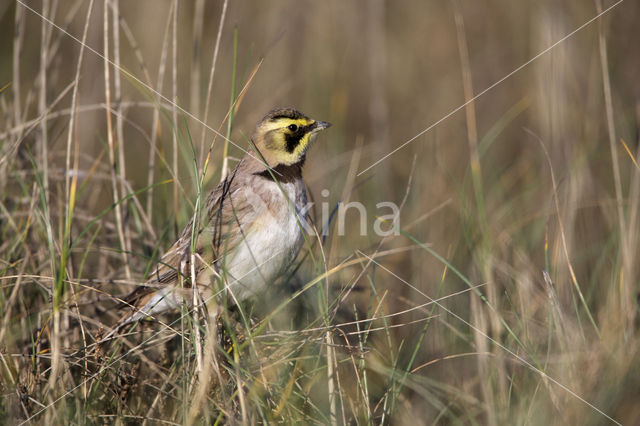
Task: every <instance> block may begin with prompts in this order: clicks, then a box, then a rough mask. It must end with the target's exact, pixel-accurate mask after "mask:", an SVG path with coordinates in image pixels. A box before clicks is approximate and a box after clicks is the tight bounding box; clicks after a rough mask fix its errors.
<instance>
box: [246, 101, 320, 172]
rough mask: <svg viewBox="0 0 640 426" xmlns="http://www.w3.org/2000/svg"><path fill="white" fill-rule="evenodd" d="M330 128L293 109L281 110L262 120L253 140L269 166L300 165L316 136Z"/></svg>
mask: <svg viewBox="0 0 640 426" xmlns="http://www.w3.org/2000/svg"><path fill="white" fill-rule="evenodd" d="M329 126H331V124H330V123H327V122H325V121H316V120H313V119H311V118H309V117H307V116H306V115H304V114H302V113H301V112H300V111H297V110H295V109H293V108H279V109H274V110H272V111H270V112H269V113H267V115H265V116H264V118H263V119H262V120H260V122H259V123H258V125H257V126H256V130H255V131H254V133H253V136H252V138H251V139H252V141H253V143H254V144H255V146H256V148H257V149H258V151H259V153H260V155H262V156H263V157H264V160H265V161H266V162H267V164H268V165H269V166H270V167H277V166H278V165H283V166H291V165H294V164H300V165H301V164H302V163H304V160H305V155H306V153H307V149H309V146H310V145H311V142H313V140H314V139H315V137H316V135H317V133H318V132H320V131H321V130H324V129H326V128H327V127H329Z"/></svg>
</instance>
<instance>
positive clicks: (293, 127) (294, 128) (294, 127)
mask: <svg viewBox="0 0 640 426" xmlns="http://www.w3.org/2000/svg"><path fill="white" fill-rule="evenodd" d="M287 128H288V129H289V130H291V131H292V132H295V131H296V130H298V126H296V125H295V124H289V127H287Z"/></svg>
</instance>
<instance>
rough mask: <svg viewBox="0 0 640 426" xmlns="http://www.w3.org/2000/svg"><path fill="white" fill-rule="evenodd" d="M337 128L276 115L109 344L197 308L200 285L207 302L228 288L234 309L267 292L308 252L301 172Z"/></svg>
mask: <svg viewBox="0 0 640 426" xmlns="http://www.w3.org/2000/svg"><path fill="white" fill-rule="evenodd" d="M330 126H331V124H330V123H328V122H325V121H318V120H313V119H311V118H309V117H307V116H306V115H304V114H303V113H301V112H300V111H298V110H296V109H294V108H276V109H273V110H271V111H269V112H268V113H267V114H266V115H265V116H264V118H262V120H260V121H259V122H258V124H257V125H256V127H255V130H254V132H253V135H252V136H251V138H250V145H251V146H250V148H251V149H249V150H248V151H247V152H246V154H245V155H244V156H243V157H242V159H241V160H240V161H239V163H238V164H237V165H236V167H235V169H234V170H233V171H232V172H231V173H229V174H228V175H227V177H226V178H225V179H224V180H222V181H221V182H220V183H219V184H218V185H217V187H216V188H215V189H213V190H212V191H211V192H209V194H208V196H207V198H206V204H205V205H204V209H203V212H202V214H201V217H200V218H199V219H195V218H192V219H191V221H189V222H188V223H187V225H186V226H185V227H184V230H183V231H182V233H181V234H180V236H179V238H178V239H177V240H176V241H175V243H174V244H173V245H172V246H171V247H170V248H169V250H168V251H167V252H166V253H165V254H164V255H163V256H162V257H161V259H160V260H159V262H158V263H157V265H156V267H155V268H154V269H153V272H152V274H151V275H150V276H149V278H148V279H147V281H146V282H144V283H143V284H141V285H139V286H138V287H137V288H136V289H134V290H133V292H131V293H130V294H129V295H128V296H126V297H124V298H123V299H122V301H123V305H124V306H125V307H126V309H127V312H126V313H125V314H124V315H123V316H122V317H121V318H120V320H118V321H117V322H116V323H115V325H114V326H112V327H111V330H110V331H109V333H107V334H106V335H105V336H104V337H103V338H102V341H104V340H107V339H111V338H113V337H115V336H117V335H118V333H119V332H120V330H122V328H123V327H124V326H126V325H128V324H133V323H136V322H138V321H140V320H141V319H145V318H153V317H154V316H155V315H157V314H160V313H163V312H167V311H171V310H173V311H177V310H179V309H180V308H181V307H182V306H183V303H187V304H188V305H189V306H192V305H193V296H192V294H193V288H192V285H193V284H195V285H196V286H197V288H198V291H199V293H200V294H202V295H203V299H204V300H207V299H209V298H211V297H215V296H216V295H218V294H220V293H221V291H220V290H218V289H219V288H223V290H222V291H223V292H226V293H227V295H228V296H229V297H228V300H230V303H231V304H232V305H233V304H237V303H240V302H242V301H244V300H246V299H249V298H252V297H255V296H259V295H260V294H262V293H263V292H265V291H267V290H268V289H269V286H271V285H273V283H274V282H275V281H276V280H277V279H278V278H279V277H281V276H282V275H283V274H284V273H286V272H287V270H288V269H289V267H290V266H291V265H292V264H293V263H294V261H295V259H296V257H297V256H298V253H299V252H300V249H301V248H302V246H303V243H304V235H303V233H304V232H305V226H307V225H308V222H307V220H308V209H309V205H308V202H307V191H306V186H305V183H304V181H303V179H302V168H303V166H304V164H305V160H306V155H307V151H308V149H309V146H310V145H311V144H312V142H313V141H314V140H315V138H316V136H317V135H318V133H319V132H320V131H322V130H324V129H326V128H328V127H330ZM194 220H195V221H196V222H194ZM191 262H193V265H191ZM194 276H195V279H194ZM192 281H195V283H193V282H192ZM220 283H222V285H221V284H220Z"/></svg>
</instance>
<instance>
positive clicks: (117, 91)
mask: <svg viewBox="0 0 640 426" xmlns="http://www.w3.org/2000/svg"><path fill="white" fill-rule="evenodd" d="M109 2H110V3H111V4H112V7H111V12H112V16H113V30H112V32H113V35H112V36H113V63H114V65H115V72H114V73H113V94H114V96H115V109H116V146H117V147H118V169H119V170H118V173H119V175H120V179H119V180H120V194H121V196H122V197H125V196H127V195H128V192H127V167H126V162H125V154H126V151H125V141H124V124H123V119H124V114H123V112H122V89H121V86H122V85H121V83H120V72H118V70H119V69H120V68H121V65H120V25H118V19H119V16H120V0H109V1H108V2H107V1H106V0H105V3H109ZM105 13H106V11H105ZM122 208H123V211H124V212H125V213H126V211H127V205H126V204H124V205H123V206H122ZM123 236H124V239H123V241H122V243H123V246H124V251H125V254H124V259H125V265H127V266H126V267H125V276H126V278H127V279H128V280H130V279H131V269H130V268H129V266H128V265H129V259H128V254H129V253H131V228H130V227H129V226H126V227H125V226H124V224H123Z"/></svg>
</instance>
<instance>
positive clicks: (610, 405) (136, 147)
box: [0, 0, 640, 424]
mask: <svg viewBox="0 0 640 426" xmlns="http://www.w3.org/2000/svg"><path fill="white" fill-rule="evenodd" d="M597 16H600V17H599V18H596V17H597ZM639 21H640V7H639V5H638V4H637V2H633V1H630V0H627V1H618V2H614V1H600V0H597V1H584V0H579V1H578V0H568V1H563V2H557V1H525V2H511V1H504V0H500V1H468V0H451V1H434V0H430V1H417V0H415V1H414V0H401V1H396V2H391V1H384V0H370V1H350V2H343V1H333V0H328V1H323V2H312V1H294V0H279V1H271V2H263V1H233V2H226V1H222V0H216V1H204V0H194V1H185V0H176V1H170V0H162V1H158V0H147V1H143V0H138V1H127V2H121V1H117V0H110V1H107V0H105V1H102V0H100V1H88V0H77V1H71V0H43V1H30V0H19V1H12V0H4V1H3V2H1V3H0V90H1V91H0V279H1V281H0V284H1V286H0V312H2V326H1V328H0V341H1V342H2V344H1V345H2V346H1V347H0V354H2V364H3V366H2V367H1V369H2V373H1V377H2V397H1V400H0V401H2V402H0V404H2V405H1V407H2V408H0V412H4V413H7V415H10V416H11V418H14V417H15V418H16V419H21V420H17V422H18V423H19V422H20V421H22V420H25V419H28V418H32V419H33V420H36V421H45V422H50V421H53V422H65V421H68V420H69V419H78V418H80V417H82V416H84V418H85V420H90V421H104V420H105V419H107V420H109V419H110V420H113V418H116V417H117V418H120V419H124V421H141V419H147V420H149V419H150V418H158V419H164V420H167V421H174V422H179V423H189V421H190V419H192V417H191V416H192V413H198V414H193V416H196V415H203V414H204V417H203V418H206V419H209V418H210V419H213V420H212V422H213V421H214V420H216V419H220V418H222V419H226V421H231V420H232V419H234V418H237V419H239V421H245V422H251V423H253V422H272V421H273V422H275V421H280V422H305V423H311V422H313V423H323V424H324V423H333V424H342V423H349V424H355V423H358V424H359V423H365V424H368V423H393V424H433V423H436V424H441V423H442V424H467V423H472V424H549V423H551V424H609V423H613V424H615V423H616V422H619V423H621V424H638V423H640V405H639V404H638V397H639V396H640V357H638V350H639V349H640V346H639V344H638V339H639V337H640V335H639V334H638V326H639V325H640V324H639V322H638V300H640V285H639V282H638V278H639V275H638V274H639V271H638V266H637V264H638V261H637V259H638V249H639V248H640V247H639V245H638V234H639V226H638V209H639V207H640V204H639V196H640V168H639V166H638V159H640V140H639V131H638V129H639V127H638V126H639V122H640V79H639V78H638V75H639V72H640V47H639V46H640V44H639V41H640V30H639V29H638V25H637V23H638V22H639ZM83 45H84V48H83ZM105 58H106V59H105ZM282 106H292V107H295V108H297V109H300V110H301V111H303V112H305V113H306V114H308V115H309V116H310V117H312V118H315V119H318V120H324V121H329V122H331V123H333V127H331V128H330V129H329V130H328V131H326V132H323V133H322V134H321V135H320V136H319V137H318V140H317V141H316V143H315V144H314V146H312V148H311V150H310V152H309V153H308V158H307V162H306V165H305V171H304V176H305V181H306V183H307V185H308V188H309V193H310V196H311V198H313V199H314V201H315V203H316V204H315V207H314V210H315V215H316V216H315V217H316V225H317V227H318V228H322V227H327V229H328V236H327V239H326V241H324V243H323V244H320V243H318V242H316V244H315V245H314V247H313V248H312V250H311V251H310V252H307V253H305V254H303V255H301V257H300V261H301V265H300V267H299V268H298V269H297V272H296V274H295V277H294V278H291V279H289V280H288V282H287V285H284V286H280V287H282V290H281V291H277V292H274V294H270V295H269V297H270V298H271V299H274V300H272V302H273V303H272V304H267V306H266V307H262V309H263V310H264V312H263V313H262V314H261V315H265V314H268V313H269V312H270V311H271V310H272V309H274V308H275V307H276V306H278V305H279V303H280V302H281V301H282V300H289V301H290V302H291V303H288V304H287V307H286V308H285V309H284V310H283V311H278V312H279V313H278V315H277V316H276V317H273V318H272V322H271V323H270V325H269V331H263V334H264V333H266V335H263V336H262V337H263V338H264V339H263V340H260V338H259V337H255V339H256V340H257V345H258V346H257V347H258V348H257V349H256V347H254V348H253V349H251V350H248V349H247V350H246V351H247V354H245V355H246V356H245V359H247V358H248V359H251V362H249V361H246V362H248V364H243V361H242V360H238V359H232V360H230V361H229V365H230V366H231V367H228V369H229V371H232V372H233V371H240V369H241V370H242V374H244V375H245V376H242V378H240V373H238V376H233V375H232V378H230V379H229V380H230V381H233V383H236V384H237V383H243V385H242V386H244V387H245V388H246V400H245V399H243V398H239V397H238V396H237V395H236V394H235V393H234V391H233V390H227V391H228V393H225V392H222V391H217V390H216V389H217V387H216V386H214V385H211V386H210V388H208V389H207V391H206V392H204V391H203V392H204V393H205V394H206V395H207V396H205V397H203V399H198V398H199V397H200V396H199V395H200V394H197V392H196V390H197V389H200V388H198V387H197V386H195V385H193V386H194V387H191V388H190V387H189V386H187V385H184V386H183V384H182V381H181V380H182V379H181V378H180V377H182V378H184V377H187V379H184V380H185V381H187V382H189V380H191V377H192V376H191V375H192V374H193V369H194V368H195V367H194V365H193V361H188V360H189V359H190V358H189V356H186V355H184V352H183V353H182V355H183V356H182V357H177V360H172V361H171V362H170V363H169V364H167V365H168V366H167V365H164V364H162V362H161V361H154V363H155V364H154V365H156V370H157V371H155V370H154V371H155V373H154V374H157V377H156V379H158V377H159V378H162V380H161V382H164V383H170V385H168V386H165V387H161V388H160V387H156V384H157V383H156V382H153V383H156V384H149V383H152V380H151V379H148V378H147V379H145V380H147V381H146V382H145V380H142V379H140V378H139V377H138V376H136V374H134V373H133V372H132V371H131V370H134V371H135V368H134V367H126V368H125V367H121V366H119V364H110V366H113V368H112V370H113V371H111V372H110V374H112V375H113V376H114V377H111V379H110V380H111V381H110V382H108V381H107V380H106V379H105V380H104V381H103V382H100V383H97V382H94V381H95V380H96V379H95V378H96V376H95V375H93V374H94V373H95V371H98V370H95V369H91V367H90V366H89V364H90V363H91V362H90V361H89V360H88V357H87V356H84V355H77V353H76V351H77V350H78V349H79V348H81V347H82V346H83V345H85V346H86V345H89V344H90V343H91V342H94V341H95V339H94V337H95V335H96V333H97V332H98V330H99V329H106V328H108V327H109V325H111V324H113V323H114V322H115V320H116V318H117V317H118V315H117V314H116V313H115V312H114V309H111V308H110V307H113V306H114V300H111V299H112V297H111V296H114V295H117V296H121V295H122V294H126V293H127V292H128V291H130V290H131V288H132V286H134V285H135V284H137V283H139V282H141V281H142V280H143V278H144V276H145V274H146V273H148V271H149V269H150V268H151V267H152V266H153V264H154V261H156V260H157V259H158V257H159V256H160V255H161V254H162V252H163V251H164V250H166V249H167V248H168V247H169V246H170V244H171V243H172V241H173V240H174V239H175V237H176V235H177V234H179V232H180V230H181V227H182V226H183V225H184V224H185V223H186V222H187V221H188V220H189V219H190V218H191V217H192V215H193V211H194V210H193V209H194V204H195V200H196V196H197V194H198V188H199V183H200V182H201V184H202V187H203V190H204V191H207V190H209V189H212V188H213V187H215V185H216V184H217V183H218V182H219V181H220V179H221V176H222V175H223V173H224V172H223V170H225V167H227V166H228V167H230V168H232V167H234V165H235V164H236V163H237V159H239V158H240V157H241V156H242V155H243V150H246V149H248V138H249V137H250V135H251V133H252V131H253V128H254V127H255V124H256V123H257V122H258V121H259V120H260V119H261V118H262V117H263V116H264V114H265V113H266V112H267V111H269V110H270V109H272V108H274V107H282ZM216 133H219V134H220V135H221V136H220V135H217V134H216ZM228 140H230V141H231V142H228ZM205 165H206V167H205ZM323 190H328V192H322V191H323ZM353 201H357V202H360V203H362V204H363V205H364V206H365V207H366V218H363V217H362V216H360V217H359V215H358V212H357V211H356V210H355V209H350V210H348V211H347V214H346V224H345V230H346V232H345V234H344V235H339V234H338V232H337V230H338V228H337V223H336V220H332V221H331V222H330V223H328V224H327V223H324V222H323V221H322V219H321V218H322V214H321V213H322V208H321V206H322V204H323V203H326V204H327V205H328V206H329V210H333V209H334V208H336V206H337V205H338V204H339V203H341V202H342V203H347V202H353ZM381 202H393V203H395V204H396V205H398V206H400V214H399V216H398V217H397V222H396V223H397V224H398V228H399V229H400V231H399V232H398V233H397V235H392V236H389V237H381V236H380V235H377V234H376V232H375V229H374V223H375V221H376V217H377V216H381V215H388V214H389V213H390V210H389V209H384V208H378V207H376V206H377V204H378V203H381ZM325 219H326V218H325ZM362 222H364V223H365V225H366V226H365V228H366V231H367V232H366V233H365V235H361V234H362V233H361V232H360V231H361V230H360V225H361V223H362ZM387 225H389V224H388V223H387V224H386V225H383V228H385V229H388V226H387ZM327 271H329V272H327ZM314 280H315V282H317V284H314V285H310V286H309V290H308V291H305V292H304V293H303V295H302V297H300V298H296V299H295V300H294V298H293V297H292V296H291V295H292V294H294V292H295V291H296V290H299V289H300V288H303V287H304V286H305V285H307V284H309V283H312V282H314ZM449 295H451V296H450V297H447V298H445V299H443V300H442V301H439V302H438V304H428V303H429V302H431V301H432V300H433V299H437V298H442V297H445V296H449ZM298 299H300V300H298ZM367 318H368V319H369V320H368V321H366V322H363V323H358V324H357V325H354V324H353V323H351V322H353V321H354V320H363V319H367ZM89 319H92V320H93V322H92V321H90V320H89ZM345 322H350V324H349V325H344V326H342V325H341V324H344V323H345ZM83 324H84V325H83ZM320 326H323V327H325V328H324V329H323V331H320V332H318V331H316V332H314V331H313V330H314V329H315V327H320ZM85 328H86V330H85ZM303 329H308V330H309V333H308V334H305V335H304V336H305V338H304V339H302V340H301V341H302V342H303V343H302V346H300V347H298V348H297V349H296V350H297V351H298V352H296V351H295V350H293V349H292V350H291V352H286V354H285V355H283V354H282V353H280V352H278V350H279V349H281V348H290V347H291V346H292V345H293V346H295V345H294V342H293V340H295V339H296V337H292V336H291V335H290V334H286V333H284V331H285V330H286V331H287V332H288V333H289V332H293V331H294V330H303ZM367 329H370V330H369V331H366V330H367ZM327 330H329V331H330V332H329V331H327ZM280 331H282V333H280V334H279V332H280ZM325 331H326V333H325ZM314 333H315V334H314ZM350 333H351V334H350ZM258 336H260V334H258ZM252 339H253V337H252V338H250V339H248V340H250V341H251V340H252ZM278 339H280V340H278ZM265 340H267V341H268V343H264V342H265ZM299 341H300V340H299ZM261 345H263V346H265V347H268V348H270V349H269V350H274V351H275V353H277V354H279V355H278V356H279V357H280V359H281V361H280V362H279V363H273V362H272V360H271V359H269V356H267V355H264V353H263V352H262V351H263V350H265V351H267V352H269V350H267V349H264V348H263V347H262V346H261ZM273 348H279V349H273ZM130 352H131V355H133V354H135V352H133V351H130ZM189 353H190V352H189ZM269 353H270V352H269ZM240 355H241V357H240V358H242V353H241V354H240ZM263 355H264V358H261V357H262V356H263ZM118 359H119V358H118ZM140 359H142V361H140ZM256 359H257V361H256ZM267 359H269V361H264V362H262V361H263V360H267ZM136 362H138V363H143V364H144V363H145V362H150V361H148V360H147V361H145V360H144V357H142V358H141V357H139V356H138V361H136ZM132 365H134V366H135V365H137V364H135V362H132ZM176 365H179V366H180V367H179V368H177V369H176V370H177V371H180V372H181V373H180V374H178V375H177V376H176V375H172V374H173V373H170V372H171V371H173V370H172V368H175V366H176ZM256 365H258V367H256ZM265 365H267V366H265ZM233 366H236V367H237V366H241V368H238V369H234V368H235V367H233ZM265 370H269V372H267V373H264V371H265ZM118 371H126V374H125V373H121V374H122V375H123V377H124V376H126V377H124V378H123V377H120V376H118V374H120V373H118ZM258 372H260V373H258ZM542 373H544V374H542ZM200 374H202V372H200ZM54 376H55V377H54ZM86 377H90V378H91V380H94V381H91V382H89V383H90V384H91V385H90V386H91V387H90V389H87V388H86V386H89V385H88V384H87V380H85V379H84V378H86ZM101 377H102V376H101ZM105 377H106V376H105ZM201 377H202V376H201ZM127 380H128V381H127ZM158 380H160V379H158ZM201 381H202V378H201ZM98 382H99V381H98ZM80 385H82V386H80ZM125 385H127V386H128V387H127V389H128V393H127V392H125V396H124V397H123V396H122V393H123V390H122V389H123V388H125V387H126V386H125ZM158 386H159V385H158ZM223 387H224V386H223ZM116 388H117V390H114V389H116ZM131 389H134V391H131ZM194 389H196V390H194ZM135 390H138V394H136V391H135ZM132 393H133V395H132ZM140 393H146V399H145V397H143V396H140V395H139V394H140ZM242 393H243V392H240V394H242ZM194 395H196V396H194ZM238 398H239V399H238ZM157 400H162V401H165V402H164V403H162V404H158V403H157ZM154 401H156V402H154ZM207 401H208V403H207ZM184 405H187V406H189V407H191V408H190V410H191V411H188V413H187V411H185V409H183V408H180V407H184ZM62 407H64V408H62ZM105 413H108V415H107V414H105ZM220 413H224V414H220ZM232 413H238V414H237V416H236V415H234V414H232ZM101 416H102V417H101ZM109 416H113V418H112V417H109ZM136 416H137V417H136ZM208 416H209V417H208ZM221 416H222V417H221ZM136 419H137V420H136ZM207 421H208V420H207Z"/></svg>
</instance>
